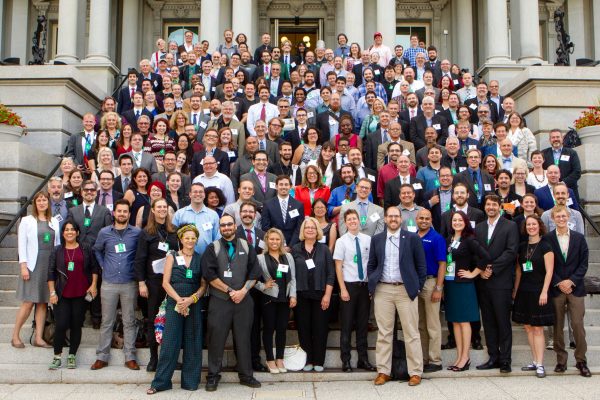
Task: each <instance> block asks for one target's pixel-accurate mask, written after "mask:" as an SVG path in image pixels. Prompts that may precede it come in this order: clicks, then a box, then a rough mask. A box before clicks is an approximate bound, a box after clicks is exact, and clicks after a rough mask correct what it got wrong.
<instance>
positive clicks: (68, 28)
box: [55, 0, 80, 64]
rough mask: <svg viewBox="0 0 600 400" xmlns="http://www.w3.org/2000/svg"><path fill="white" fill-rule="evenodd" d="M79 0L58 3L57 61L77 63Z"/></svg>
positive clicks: (63, 0)
mask: <svg viewBox="0 0 600 400" xmlns="http://www.w3.org/2000/svg"><path fill="white" fill-rule="evenodd" d="M79 3H80V2H79V1H78V0H61V1H60V2H59V3H58V43H57V50H56V58H55V60H56V61H62V62H64V63H71V64H72V63H75V62H77V61H79V59H78V58H77V55H76V54H77V27H78V16H79Z"/></svg>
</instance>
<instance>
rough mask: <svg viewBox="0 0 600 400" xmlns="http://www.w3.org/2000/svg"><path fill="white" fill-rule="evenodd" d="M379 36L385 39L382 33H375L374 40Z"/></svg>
mask: <svg viewBox="0 0 600 400" xmlns="http://www.w3.org/2000/svg"><path fill="white" fill-rule="evenodd" d="M377 36H381V37H383V35H382V34H381V32H375V34H373V39H374V38H376V37H377Z"/></svg>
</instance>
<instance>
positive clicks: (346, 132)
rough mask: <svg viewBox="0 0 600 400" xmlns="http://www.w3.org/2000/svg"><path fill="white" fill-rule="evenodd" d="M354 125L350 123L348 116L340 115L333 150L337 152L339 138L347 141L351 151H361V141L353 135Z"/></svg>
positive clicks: (350, 119)
mask: <svg viewBox="0 0 600 400" xmlns="http://www.w3.org/2000/svg"><path fill="white" fill-rule="evenodd" d="M353 129H354V125H353V123H352V117H351V116H349V115H342V117H341V118H340V129H339V131H340V133H338V134H337V135H335V150H336V151H337V150H338V143H339V141H340V138H345V139H348V143H349V145H350V148H351V149H359V150H360V151H362V149H363V143H362V139H361V138H360V137H359V136H358V135H357V134H356V133H353V132H352V131H353Z"/></svg>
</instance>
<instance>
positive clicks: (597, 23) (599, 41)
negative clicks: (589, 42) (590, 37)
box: [592, 0, 600, 60]
mask: <svg viewBox="0 0 600 400" xmlns="http://www.w3.org/2000/svg"><path fill="white" fill-rule="evenodd" d="M592 11H593V13H592V26H593V30H594V59H595V60H600V0H593V2H592Z"/></svg>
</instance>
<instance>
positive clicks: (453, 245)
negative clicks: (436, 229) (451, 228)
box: [450, 240, 460, 249]
mask: <svg viewBox="0 0 600 400" xmlns="http://www.w3.org/2000/svg"><path fill="white" fill-rule="evenodd" d="M458 246H460V242H459V241H458V240H453V241H452V244H450V247H452V248H453V249H458Z"/></svg>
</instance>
